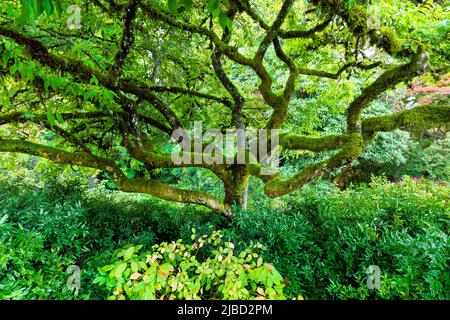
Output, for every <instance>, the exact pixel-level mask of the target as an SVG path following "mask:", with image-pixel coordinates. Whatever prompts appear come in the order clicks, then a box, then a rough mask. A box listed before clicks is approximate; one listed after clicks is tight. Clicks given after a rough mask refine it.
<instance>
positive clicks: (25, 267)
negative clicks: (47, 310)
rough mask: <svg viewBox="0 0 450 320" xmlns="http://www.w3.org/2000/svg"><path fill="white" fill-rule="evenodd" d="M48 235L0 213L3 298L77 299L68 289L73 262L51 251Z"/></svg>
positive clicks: (0, 266)
mask: <svg viewBox="0 0 450 320" xmlns="http://www.w3.org/2000/svg"><path fill="white" fill-rule="evenodd" d="M44 240H45V238H44V236H43V235H42V234H40V233H38V232H35V231H30V230H28V229H27V228H25V227H24V226H23V225H21V224H20V223H15V222H10V221H9V217H8V215H5V214H0V299H73V298H74V297H75V292H74V291H72V290H70V289H69V288H68V287H67V286H66V281H67V276H66V274H65V270H66V268H67V267H68V266H69V265H71V264H72V260H71V259H70V258H68V257H64V255H60V254H58V252H56V251H55V250H53V249H52V250H48V249H47V248H46V246H45V243H44Z"/></svg>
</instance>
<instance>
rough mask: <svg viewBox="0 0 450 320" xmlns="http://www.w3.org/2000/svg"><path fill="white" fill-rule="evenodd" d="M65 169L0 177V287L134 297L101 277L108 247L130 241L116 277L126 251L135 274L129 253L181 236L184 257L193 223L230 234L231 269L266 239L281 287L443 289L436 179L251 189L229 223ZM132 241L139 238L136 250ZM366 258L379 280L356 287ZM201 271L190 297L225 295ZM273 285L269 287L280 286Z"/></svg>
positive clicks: (63, 295) (449, 271) (398, 293)
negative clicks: (263, 192) (287, 192)
mask: <svg viewBox="0 0 450 320" xmlns="http://www.w3.org/2000/svg"><path fill="white" fill-rule="evenodd" d="M64 175H66V176H67V172H65V173H64ZM72 178H73V181H72V180H71V179H59V178H58V176H57V175H55V176H54V178H53V179H52V181H53V183H52V184H50V183H47V184H46V185H41V184H39V183H36V184H31V183H29V181H26V182H23V183H22V182H21V180H19V179H17V180H13V179H12V178H11V177H7V176H6V177H5V178H4V179H3V178H1V179H0V216H1V219H2V224H1V226H0V229H1V233H0V287H1V290H0V292H1V294H2V298H17V299H23V298H40V299H72V298H77V299H105V298H107V297H109V296H111V293H112V292H116V289H117V286H118V285H119V284H120V287H121V288H122V290H124V292H125V293H126V297H127V298H138V297H144V296H143V295H141V294H142V290H137V291H135V290H134V289H130V288H128V289H126V288H125V286H124V285H125V284H126V282H123V281H122V282H121V281H120V277H115V276H113V277H110V276H109V273H106V272H105V271H106V270H105V269H104V268H103V269H101V268H102V267H104V266H105V265H113V266H116V267H117V266H119V265H121V264H123V263H125V262H124V258H125V257H124V256H123V255H122V256H121V257H117V253H118V252H123V249H121V248H123V247H126V249H127V250H129V248H132V247H133V248H134V249H133V250H134V251H133V253H132V255H131V257H130V258H129V259H127V261H126V268H125V269H124V270H123V273H122V274H121V276H122V275H123V276H124V279H125V278H126V277H130V276H131V275H132V274H134V272H133V273H130V272H131V271H134V270H133V269H132V266H131V262H132V261H134V262H138V267H139V268H138V270H137V271H138V272H139V273H140V274H141V275H142V278H137V279H135V281H136V284H140V282H142V281H141V280H142V279H143V275H144V272H147V271H148V270H150V269H151V266H150V265H149V264H147V265H146V267H147V271H145V270H144V267H143V266H140V265H139V261H140V262H141V264H142V262H144V263H147V261H146V260H147V257H146V253H141V252H157V251H158V250H161V249H162V248H166V249H167V248H168V247H169V246H170V245H171V243H172V241H177V239H180V241H178V245H179V246H180V247H181V246H183V250H184V252H186V253H187V255H188V256H189V257H192V256H195V252H194V251H193V250H194V248H193V245H192V240H191V229H192V228H195V229H196V230H197V233H198V234H209V233H210V232H211V229H215V230H219V229H222V234H223V237H222V239H223V241H224V243H229V242H232V243H234V244H235V245H236V248H235V252H236V254H235V255H234V256H233V257H234V259H233V261H231V262H230V264H228V265H227V268H238V265H240V264H241V263H240V260H239V259H241V258H239V254H238V253H241V252H245V250H248V248H250V247H252V244H251V243H252V242H253V243H261V244H263V245H264V246H265V247H266V249H267V250H264V251H262V252H260V253H258V254H260V255H261V257H262V258H263V259H264V261H266V262H267V263H271V264H273V265H274V267H275V268H276V270H278V271H279V272H280V274H281V275H282V276H283V278H284V281H283V283H285V284H286V287H285V288H284V289H283V294H284V295H285V296H286V297H287V298H296V297H297V296H299V295H302V296H304V297H305V298H306V299H313V298H314V299H449V298H450V296H449V293H450V280H449V279H450V240H449V234H450V212H449V204H448V198H449V197H448V196H449V189H448V188H447V187H445V186H437V185H435V184H433V183H431V182H428V181H426V180H422V181H416V180H414V179H411V180H410V179H406V180H405V181H404V182H403V183H399V184H392V183H387V182H386V181H383V180H380V179H378V181H375V182H373V183H371V184H370V185H367V186H364V185H362V186H359V187H354V188H351V189H348V190H347V191H344V192H341V191H340V190H339V189H337V188H336V187H334V186H332V185H330V184H326V183H318V184H317V185H314V186H313V185H310V186H308V187H306V188H304V189H303V190H302V191H301V192H298V193H296V194H294V195H291V196H288V197H284V198H282V199H274V200H271V199H258V201H255V200H256V199H252V198H251V197H250V199H251V200H253V201H250V203H249V210H248V211H244V212H238V213H237V215H236V218H235V219H234V221H233V222H232V223H229V222H227V221H226V220H224V219H222V218H221V217H219V216H217V215H214V214H210V213H208V212H207V210H205V209H200V208H198V207H195V206H183V205H178V204H172V203H171V204H169V203H166V202H162V201H160V200H157V199H155V198H152V197H147V196H142V195H130V194H123V193H119V192H114V191H108V190H105V189H104V188H103V187H102V185H100V186H97V187H94V186H93V185H91V188H89V189H88V188H81V187H74V186H75V185H76V183H75V181H76V179H77V178H76V177H75V175H74V176H73V177H72ZM70 181H72V182H70ZM65 185H66V186H67V188H64V186H65ZM79 185H80V181H79V183H78V186H79ZM254 188H258V185H257V184H256V183H255V182H253V183H252V188H251V189H250V191H252V190H253V189H254ZM162 242H165V243H162ZM158 243H159V245H157V246H155V245H156V244H158ZM197 243H198V241H197ZM127 244H132V245H128V246H127ZM141 245H142V246H143V248H142V249H141V250H139V251H138V250H136V247H138V248H139V246H141ZM219 247H220V244H219ZM228 249H229V248H228ZM117 250H122V251H117ZM214 250H216V252H214V251H208V250H204V251H201V252H200V253H199V254H197V256H195V257H196V258H195V259H197V260H196V261H197V262H195V264H194V263H193V264H192V265H191V266H185V267H186V270H187V271H186V272H187V275H188V276H187V278H186V279H184V280H185V281H191V280H192V279H193V276H194V275H195V272H194V269H195V267H198V266H204V267H206V269H208V266H209V267H213V268H214V269H215V270H218V269H219V265H220V266H221V267H223V265H222V264H220V263H219V261H218V252H220V249H219V248H215V249H214ZM207 252H208V254H207ZM222 256H224V255H223V254H222ZM258 258H259V257H258ZM161 259H162V260H161V262H160V263H159V264H158V265H159V267H161V265H163V264H164V263H170V265H171V266H172V267H173V268H174V269H173V272H171V273H170V277H172V278H170V279H173V278H174V276H175V274H176V270H178V271H179V270H181V269H183V268H184V267H181V266H182V261H183V259H182V257H180V260H176V261H175V262H174V261H171V260H170V258H169V257H168V256H165V255H164V254H162V255H161ZM236 259H237V260H236ZM255 259H256V260H255V261H253V263H256V266H255V265H252V262H251V261H250V262H249V264H250V265H251V266H252V267H251V268H250V270H255V269H258V268H259V267H258V259H257V258H255ZM163 261H164V262H163ZM223 261H225V260H222V262H223ZM196 264H198V265H196ZM70 265H78V266H79V267H80V268H81V289H80V290H79V291H78V292H77V293H78V295H75V292H73V291H71V290H69V289H68V288H67V286H66V281H67V278H68V276H69V275H68V274H67V273H66V270H67V267H68V266H70ZM370 265H377V266H379V267H380V270H381V288H380V289H379V290H369V289H368V288H367V286H366V279H367V276H368V275H367V273H366V269H367V267H368V266H370ZM262 266H264V264H262ZM141 267H142V269H141ZM99 268H100V270H103V271H99ZM108 268H109V267H108ZM133 268H135V267H133ZM190 268H191V269H190ZM128 269H130V270H131V271H130V270H128ZM169 269H171V268H170V267H169ZM127 270H128V271H127ZM240 270H241V269H240ZM178 271H177V272H178ZM241 271H242V270H241ZM109 272H111V270H110V271H109ZM127 272H128V273H130V274H128V273H127ZM114 273H115V272H114ZM246 274H247V273H246ZM99 276H100V277H103V279H104V280H102V283H101V284H99V283H94V279H95V278H98V277H99ZM223 277H225V275H223ZM223 277H222V278H220V277H219V276H217V277H215V278H214V277H213V278H211V285H213V283H214V284H215V285H216V286H220V284H219V283H223V280H224V278H223ZM247 277H248V279H247V280H248V281H249V282H248V285H245V286H244V287H245V288H246V290H247V291H248V295H244V296H245V297H248V298H251V297H252V298H255V297H258V296H259V295H260V294H259V292H260V291H261V290H262V289H264V290H265V291H264V294H266V297H269V298H272V297H275V296H274V295H273V292H272V293H271V290H270V289H269V290H268V291H267V290H266V288H268V287H270V285H268V284H267V283H265V282H264V281H263V282H259V283H258V284H256V285H257V287H255V288H254V287H253V286H252V285H251V283H253V282H254V281H252V279H250V276H249V274H247ZM168 279H169V275H168ZM202 279H203V278H202ZM205 279H206V278H205ZM205 279H203V280H200V278H199V280H198V281H200V287H201V288H204V289H203V293H202V294H201V295H200V294H199V295H198V296H196V297H201V298H208V297H214V298H227V296H225V295H223V294H222V293H223V292H224V291H220V290H219V291H217V292H215V293H214V294H213V293H211V292H210V291H208V289H207V288H206V286H207V283H206V281H207V280H205ZM253 280H254V279H253ZM98 281H100V280H98ZM214 281H216V282H214ZM103 282H104V283H103ZM106 283H108V284H109V285H105V284H106ZM171 284H173V283H171ZM160 285H161V286H160V287H159V288H155V297H158V298H159V297H161V296H162V295H164V296H165V298H169V297H170V294H169V296H167V293H168V290H170V289H168V288H169V287H170V285H169V283H168V282H165V285H162V284H161V283H160ZM168 286H169V287H168ZM136 287H139V286H136ZM144 287H145V286H144ZM197 288H198V287H195V289H196V290H197ZM258 288H261V289H258ZM127 290H128V291H127ZM130 290H131V291H130ZM255 290H256V291H255ZM225 291H226V290H225ZM189 292H190V291H187V292H184V293H182V292H177V293H173V292H171V294H174V297H175V298H181V297H191V298H192V297H194V296H188V295H189V294H192V292H190V293H189ZM220 292H222V293H220ZM276 292H277V296H278V294H280V293H281V291H276ZM121 294H123V293H121ZM118 297H120V295H118ZM239 297H243V296H239Z"/></svg>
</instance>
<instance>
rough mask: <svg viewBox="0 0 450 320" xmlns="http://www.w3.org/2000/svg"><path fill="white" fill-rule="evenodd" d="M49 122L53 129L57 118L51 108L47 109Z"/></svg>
mask: <svg viewBox="0 0 450 320" xmlns="http://www.w3.org/2000/svg"><path fill="white" fill-rule="evenodd" d="M47 120H48V123H49V124H50V127H52V128H53V126H54V125H55V116H54V114H53V111H52V107H51V106H48V108H47Z"/></svg>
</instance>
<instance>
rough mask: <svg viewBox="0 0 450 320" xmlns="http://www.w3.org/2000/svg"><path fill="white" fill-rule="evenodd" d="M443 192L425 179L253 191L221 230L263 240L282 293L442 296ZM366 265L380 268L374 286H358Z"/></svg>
mask: <svg viewBox="0 0 450 320" xmlns="http://www.w3.org/2000/svg"><path fill="white" fill-rule="evenodd" d="M448 196H449V189H448V187H439V186H436V185H433V183H432V182H427V181H425V180H422V181H421V182H415V181H413V180H410V179H406V180H404V182H403V183H401V184H392V183H388V182H386V181H385V180H383V179H377V180H375V182H373V183H371V184H370V186H361V187H358V188H356V189H349V190H346V191H345V192H340V191H339V190H338V189H337V188H335V187H334V186H331V185H329V184H323V183H320V184H319V185H317V186H309V187H308V188H306V189H304V190H303V191H302V192H301V193H299V194H298V195H295V196H294V195H293V196H292V197H291V198H289V199H286V200H285V201H279V200H269V199H266V200H264V201H262V199H256V200H255V202H254V203H253V204H252V205H251V209H250V210H249V211H243V212H240V213H239V214H238V215H237V216H236V218H235V220H234V227H233V228H231V229H227V230H226V231H225V235H226V236H229V237H230V238H231V239H235V240H237V239H239V240H241V241H243V242H244V243H245V242H246V241H258V242H261V243H263V244H264V245H265V246H266V247H267V250H266V251H265V252H264V253H263V256H264V257H265V259H267V260H269V261H272V263H273V264H274V265H275V266H276V267H277V269H278V270H279V271H280V273H281V274H283V276H284V278H285V279H286V281H287V283H288V285H287V287H286V290H285V292H286V295H287V296H290V297H295V296H296V295H298V294H301V295H303V296H304V297H305V299H448V298H449V296H448V293H449V292H450V291H449V289H450V283H449V281H448V279H449V277H448V275H449V274H450V269H449V260H448V259H449V254H448V253H449V250H450V247H449V242H448V236H449V233H450V229H449V228H450V216H449V203H448V199H449V197H448ZM370 265H378V266H379V267H380V268H381V274H382V281H381V288H380V290H369V289H368V288H367V287H366V280H367V277H368V275H367V273H366V268H367V267H369V266H370Z"/></svg>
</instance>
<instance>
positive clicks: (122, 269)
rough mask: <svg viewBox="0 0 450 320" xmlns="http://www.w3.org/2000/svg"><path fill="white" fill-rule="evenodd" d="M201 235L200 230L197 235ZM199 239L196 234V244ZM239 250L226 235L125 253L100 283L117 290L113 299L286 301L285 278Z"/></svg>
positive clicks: (103, 271)
mask: <svg viewBox="0 0 450 320" xmlns="http://www.w3.org/2000/svg"><path fill="white" fill-rule="evenodd" d="M193 231H194V232H195V230H193ZM195 238H196V235H195V234H194V235H193V236H192V240H193V241H194V239H195ZM261 247H262V246H261V245H260V244H256V245H253V244H250V246H248V247H247V248H245V249H244V250H241V251H237V250H236V249H235V246H234V244H233V243H231V242H223V241H222V234H221V232H220V231H216V232H213V233H212V234H211V235H209V236H208V235H204V236H201V237H199V238H198V239H197V240H196V242H194V244H184V243H183V241H182V240H178V241H176V242H175V241H173V242H171V243H167V242H163V243H161V244H157V245H154V246H153V247H152V250H151V251H149V252H144V253H139V250H140V249H141V248H142V246H128V247H125V248H124V249H122V250H120V251H119V252H118V253H117V255H116V257H117V258H116V260H115V261H113V264H110V265H106V266H104V267H102V268H100V269H99V272H100V276H99V277H98V278H96V279H95V282H96V283H99V284H101V285H106V286H107V287H108V288H110V290H111V291H113V295H112V296H110V297H109V299H119V300H124V299H169V300H172V299H189V300H191V299H201V298H203V299H264V298H268V299H283V298H284V295H283V287H284V284H283V282H282V280H283V279H282V277H281V275H280V274H279V273H278V271H277V270H276V269H275V268H274V267H273V266H272V265H271V264H267V263H264V262H263V259H262V258H261V257H260V256H259V255H258V253H256V252H255V250H256V249H260V248H261Z"/></svg>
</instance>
